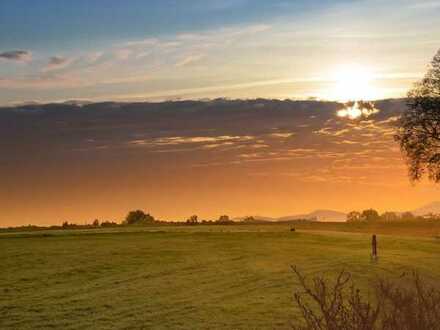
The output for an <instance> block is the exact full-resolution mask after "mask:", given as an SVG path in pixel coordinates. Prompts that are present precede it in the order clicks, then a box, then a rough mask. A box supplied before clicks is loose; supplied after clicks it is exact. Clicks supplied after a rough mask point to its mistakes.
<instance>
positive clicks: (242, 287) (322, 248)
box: [0, 225, 440, 329]
mask: <svg viewBox="0 0 440 330" xmlns="http://www.w3.org/2000/svg"><path fill="white" fill-rule="evenodd" d="M332 226H333V227H332ZM332 226H330V225H323V226H322V227H319V226H317V225H313V226H307V225H304V226H299V229H298V230H297V231H296V232H291V231H290V230H289V229H290V226H288V225H249V226H247V225H246V226H245V225H235V226H194V227H189V226H174V227H172V226H163V227H142V228H117V229H109V230H105V229H99V230H83V231H81V230H66V231H41V232H40V231H37V232H29V233H23V232H19V233H2V234H0V265H1V272H0V329H47V328H57V329H86V328H87V329H90V328H92V329H116V328H117V329H150V328H155V329H161V328H163V329H167V328H168V329H178V328H185V329H208V328H209V329H215V328H228V329H274V328H281V329H284V328H289V327H290V326H291V324H292V322H294V321H295V319H297V318H298V316H299V310H297V309H296V306H295V304H294V302H293V292H294V291H295V289H298V286H297V283H296V278H295V276H294V275H293V273H292V270H291V266H292V265H296V266H298V267H299V269H301V270H302V271H303V272H304V273H305V274H307V275H308V276H313V275H325V276H329V277H333V276H334V275H335V274H336V273H337V272H338V271H340V270H342V269H346V270H348V271H350V272H351V273H352V274H353V276H354V279H355V281H356V283H357V284H358V285H359V286H360V287H361V288H362V289H363V292H364V294H365V295H369V294H371V292H372V282H373V281H374V279H375V278H377V277H383V276H399V274H401V273H403V272H405V271H408V270H410V269H417V270H418V271H420V273H422V274H423V275H425V276H427V277H429V278H432V279H435V278H437V277H440V239H439V238H437V232H436V231H435V230H434V231H435V232H434V231H431V234H428V231H427V230H426V231H423V230H421V231H420V232H421V233H422V234H420V235H419V236H411V233H412V231H411V230H409V231H408V232H406V233H405V234H406V235H401V233H399V235H394V236H393V235H388V232H387V231H386V230H385V234H380V230H379V229H378V228H375V229H377V230H379V236H378V244H379V245H378V250H379V259H378V261H376V262H374V261H372V260H371V259H370V241H371V235H370V233H369V232H370V231H371V230H370V229H368V230H362V228H360V229H359V228H357V229H356V228H355V227H352V229H353V230H352V231H360V233H353V232H351V233H349V232H347V231H348V230H349V229H350V228H349V227H347V226H346V225H332ZM338 226H339V227H338ZM347 228H348V229H347ZM323 229H324V230H326V231H324V230H323ZM331 230H333V231H331ZM362 231H364V232H362ZM396 232H398V231H396ZM414 232H415V233H419V231H417V230H414ZM423 233H424V234H423Z"/></svg>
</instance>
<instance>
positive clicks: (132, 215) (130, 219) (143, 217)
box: [125, 210, 154, 225]
mask: <svg viewBox="0 0 440 330" xmlns="http://www.w3.org/2000/svg"><path fill="white" fill-rule="evenodd" d="M153 222H154V217H153V216H151V215H150V214H146V213H145V212H144V211H142V210H136V211H130V212H129V213H128V214H127V216H126V218H125V224H127V225H140V224H150V223H153Z"/></svg>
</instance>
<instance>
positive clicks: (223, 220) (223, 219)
mask: <svg viewBox="0 0 440 330" xmlns="http://www.w3.org/2000/svg"><path fill="white" fill-rule="evenodd" d="M217 223H219V224H232V223H234V221H232V220H231V219H230V218H229V216H227V215H221V216H220V217H219V218H218V220H217Z"/></svg>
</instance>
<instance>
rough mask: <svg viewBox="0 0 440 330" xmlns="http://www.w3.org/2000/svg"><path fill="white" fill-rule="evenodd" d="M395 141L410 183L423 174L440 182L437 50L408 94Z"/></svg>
mask: <svg viewBox="0 0 440 330" xmlns="http://www.w3.org/2000/svg"><path fill="white" fill-rule="evenodd" d="M395 138H396V141H398V142H399V144H400V149H401V150H402V153H403V154H404V156H405V158H406V161H407V164H408V170H409V171H408V172H409V177H410V179H411V181H419V180H420V179H421V178H422V177H423V176H424V175H425V174H426V175H427V176H428V178H429V179H430V180H432V181H434V182H436V183H438V182H440V50H439V51H438V53H437V54H436V55H435V57H434V59H433V60H432V62H431V64H430V66H429V69H428V72H427V73H426V75H425V77H424V78H423V79H422V80H421V81H420V82H418V83H417V84H416V85H415V86H414V88H413V89H411V90H410V91H409V93H408V101H407V109H406V110H405V112H404V113H403V114H402V117H401V119H400V121H399V122H398V132H397V134H396V136H395Z"/></svg>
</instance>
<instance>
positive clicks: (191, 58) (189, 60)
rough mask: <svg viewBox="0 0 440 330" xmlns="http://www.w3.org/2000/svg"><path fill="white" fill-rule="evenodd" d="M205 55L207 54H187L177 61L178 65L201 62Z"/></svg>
mask: <svg viewBox="0 0 440 330" xmlns="http://www.w3.org/2000/svg"><path fill="white" fill-rule="evenodd" d="M204 57H205V55H203V54H194V55H189V56H186V57H184V58H182V59H181V60H180V61H179V62H177V63H176V67H178V68H179V67H184V66H187V65H189V64H193V63H196V62H199V61H200V60H202V59H203V58H204Z"/></svg>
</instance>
